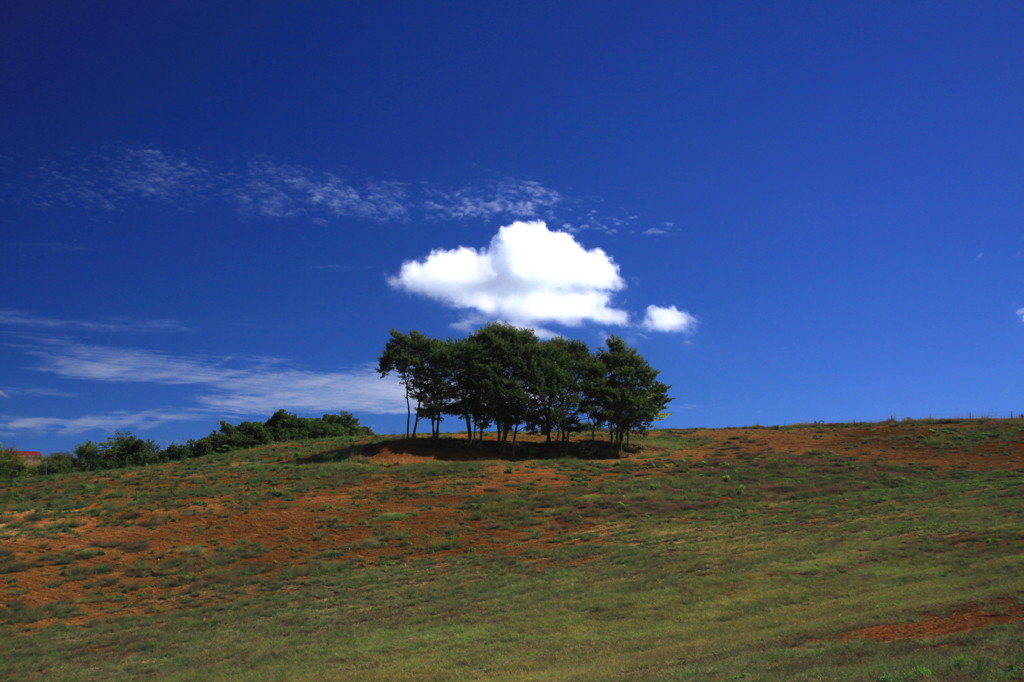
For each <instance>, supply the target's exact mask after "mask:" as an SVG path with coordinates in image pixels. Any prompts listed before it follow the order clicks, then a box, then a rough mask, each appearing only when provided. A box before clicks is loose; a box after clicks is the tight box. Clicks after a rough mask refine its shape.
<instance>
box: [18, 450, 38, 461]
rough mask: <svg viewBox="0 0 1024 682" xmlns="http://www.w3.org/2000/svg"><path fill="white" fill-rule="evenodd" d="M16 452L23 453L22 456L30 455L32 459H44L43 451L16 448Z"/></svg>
mask: <svg viewBox="0 0 1024 682" xmlns="http://www.w3.org/2000/svg"><path fill="white" fill-rule="evenodd" d="M14 453H15V454H17V455H21V456H22V457H29V458H31V459H42V458H43V453H41V452H36V451H35V450H15V451H14Z"/></svg>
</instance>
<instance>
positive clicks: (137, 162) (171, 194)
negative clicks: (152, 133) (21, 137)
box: [32, 147, 217, 211]
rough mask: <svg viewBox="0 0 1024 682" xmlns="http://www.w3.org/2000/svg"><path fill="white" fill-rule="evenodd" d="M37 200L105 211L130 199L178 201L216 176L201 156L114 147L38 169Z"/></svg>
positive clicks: (194, 196)
mask: <svg viewBox="0 0 1024 682" xmlns="http://www.w3.org/2000/svg"><path fill="white" fill-rule="evenodd" d="M36 177H37V178H38V180H39V182H40V186H39V187H36V188H34V189H35V191H34V192H33V193H32V194H33V199H34V201H35V203H36V204H38V205H40V206H44V207H46V206H51V205H53V204H55V203H56V204H63V205H72V206H86V207H91V208H99V209H104V210H108V211H113V210H119V209H121V208H124V207H125V206H126V205H130V204H132V203H134V202H139V201H143V202H159V203H162V204H175V205H181V204H183V203H192V202H194V201H196V200H198V199H203V198H205V197H206V196H207V195H208V193H209V191H210V190H211V189H213V188H214V187H215V186H216V182H217V178H216V177H215V175H214V174H213V173H211V171H210V170H209V169H208V168H206V167H205V164H203V163H202V162H200V161H197V160H196V159H192V158H186V157H185V156H183V155H177V154H172V153H169V152H165V151H163V150H160V149H155V148H149V147H144V148H130V147H113V148H106V149H103V150H101V151H98V152H94V153H91V154H85V155H71V156H70V158H66V159H63V160H60V161H44V162H43V163H41V164H40V165H39V167H38V169H37V171H36Z"/></svg>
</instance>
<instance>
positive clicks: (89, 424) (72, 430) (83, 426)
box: [0, 409, 207, 436]
mask: <svg viewBox="0 0 1024 682" xmlns="http://www.w3.org/2000/svg"><path fill="white" fill-rule="evenodd" d="M204 416H207V415H206V413H205V412H201V411H196V410H182V411H176V410H172V409H163V410H143V411H141V412H129V411H121V410H118V411H114V412H109V413H107V414H90V415H84V416H81V417H71V418H62V417H10V416H2V415H0V432H6V433H15V432H19V431H26V432H29V433H55V434H58V435H61V436H77V435H80V434H83V433H89V432H90V431H102V432H106V433H109V432H111V431H117V430H120V429H128V430H131V429H151V428H155V427H157V426H161V425H163V424H167V423H170V422H176V421H189V420H192V419H197V418H200V417H204Z"/></svg>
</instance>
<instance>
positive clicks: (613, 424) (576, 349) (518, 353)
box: [378, 323, 672, 448]
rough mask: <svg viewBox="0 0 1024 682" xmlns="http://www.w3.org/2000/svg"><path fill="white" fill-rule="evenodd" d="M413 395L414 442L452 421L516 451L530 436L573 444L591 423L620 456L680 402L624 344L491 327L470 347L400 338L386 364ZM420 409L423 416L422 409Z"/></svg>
mask: <svg viewBox="0 0 1024 682" xmlns="http://www.w3.org/2000/svg"><path fill="white" fill-rule="evenodd" d="M378 360H379V361H378V371H379V373H380V375H381V377H384V376H387V375H388V374H390V373H392V372H394V373H395V374H396V375H397V376H398V379H399V381H400V382H401V383H402V385H403V386H404V387H405V397H406V406H407V420H406V436H407V437H408V436H409V435H410V426H409V421H410V419H411V417H412V415H413V414H415V421H414V422H413V423H412V427H411V435H412V436H413V437H415V436H416V432H417V430H418V425H419V423H420V421H422V420H427V421H428V422H429V423H430V426H431V435H433V436H435V437H436V436H437V435H438V434H439V428H440V423H441V420H442V419H443V418H444V416H445V415H449V416H454V417H458V418H459V419H461V420H463V421H464V422H465V426H466V433H467V436H468V438H469V439H470V440H471V441H472V440H475V439H477V438H480V437H481V434H482V432H483V431H484V430H486V429H488V428H489V427H490V426H491V425H493V426H494V428H495V430H496V431H497V437H498V440H500V441H503V442H506V441H509V439H511V442H512V444H513V445H514V444H515V439H516V435H517V434H518V432H519V431H520V430H521V429H526V430H529V431H533V432H537V433H541V434H543V435H544V436H545V437H546V438H547V440H548V441H549V442H550V441H551V439H552V438H553V437H558V438H560V439H562V440H567V439H568V438H569V436H570V435H571V434H572V433H575V432H577V431H579V430H580V429H582V428H583V426H584V422H585V421H589V423H590V425H591V426H592V427H594V428H596V427H598V426H605V425H607V426H608V428H609V430H610V432H611V435H612V440H613V442H614V443H615V445H616V447H618V448H621V447H622V446H623V445H624V443H626V442H627V440H628V437H629V434H630V433H632V432H637V431H644V430H646V429H647V428H649V427H650V425H651V424H652V423H653V422H654V421H655V420H656V419H657V418H658V415H659V414H660V413H661V412H662V411H663V410H664V409H665V407H666V406H667V405H668V403H669V401H671V400H672V399H671V398H670V397H669V396H668V390H669V388H670V387H669V386H667V385H665V384H663V383H661V382H660V381H658V380H657V376H658V370H656V369H654V368H653V367H651V366H650V364H648V362H647V361H646V360H645V359H644V358H643V357H642V356H641V355H640V354H639V353H638V352H637V351H636V349H634V348H630V347H629V346H628V345H626V343H625V341H623V340H622V339H621V338H619V337H617V336H610V337H608V339H607V341H606V342H605V346H604V347H603V348H601V349H599V350H598V352H597V353H591V352H590V349H589V348H588V347H587V345H586V344H585V343H583V342H582V341H576V340H567V339H563V338H553V339H548V340H545V341H541V340H540V339H538V338H537V335H536V334H535V333H534V332H533V330H531V329H522V328H519V327H514V326H512V325H507V324H498V323H493V324H488V325H487V326H485V327H482V328H480V329H478V330H477V331H475V332H474V333H473V334H471V335H470V336H468V337H466V338H463V339H447V340H441V339H432V338H429V337H427V336H425V335H424V334H421V333H420V332H417V331H413V332H410V333H409V334H403V333H402V332H399V331H395V330H392V331H391V336H390V338H389V340H388V342H387V344H386V345H385V347H384V351H383V352H382V353H381V356H380V358H379V359H378ZM413 405H415V409H413Z"/></svg>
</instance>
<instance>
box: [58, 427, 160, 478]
mask: <svg viewBox="0 0 1024 682" xmlns="http://www.w3.org/2000/svg"><path fill="white" fill-rule="evenodd" d="M75 455H76V457H77V458H78V466H79V468H82V469H114V468H118V467H126V466H137V465H140V464H152V463H153V462H158V461H160V460H161V459H162V453H161V450H160V446H159V445H157V444H156V443H155V442H154V441H151V440H143V439H142V438H139V437H138V436H136V435H134V434H133V433H132V432H131V431H115V432H114V435H113V436H111V437H110V438H108V439H107V440H105V441H103V442H102V443H99V444H94V443H92V442H91V441H86V442H85V443H83V444H82V445H80V446H78V447H77V448H75Z"/></svg>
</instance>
